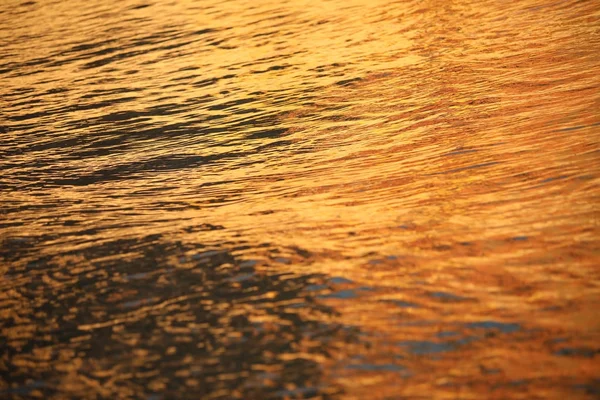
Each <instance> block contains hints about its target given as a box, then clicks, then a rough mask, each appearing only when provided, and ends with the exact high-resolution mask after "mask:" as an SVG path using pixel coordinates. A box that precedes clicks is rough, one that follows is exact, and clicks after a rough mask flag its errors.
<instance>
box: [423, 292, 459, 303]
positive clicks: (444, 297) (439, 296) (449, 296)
mask: <svg viewBox="0 0 600 400" xmlns="http://www.w3.org/2000/svg"><path fill="white" fill-rule="evenodd" d="M429 295H430V296H431V297H434V298H436V299H440V300H446V301H464V300H468V298H466V297H462V296H457V295H455V294H452V293H447V292H431V293H429Z"/></svg>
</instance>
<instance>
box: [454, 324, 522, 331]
mask: <svg viewBox="0 0 600 400" xmlns="http://www.w3.org/2000/svg"><path fill="white" fill-rule="evenodd" d="M465 326H466V327H467V328H471V329H493V330H499V331H500V332H502V333H514V332H517V331H519V330H520V329H521V325H519V324H514V323H505V322H498V321H480V322H471V323H470V324H466V325H465Z"/></svg>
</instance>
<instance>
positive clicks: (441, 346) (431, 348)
mask: <svg viewBox="0 0 600 400" xmlns="http://www.w3.org/2000/svg"><path fill="white" fill-rule="evenodd" d="M399 345H400V346H403V347H407V348H408V351H409V352H411V353H413V354H417V355H427V354H437V353H445V352H448V351H452V350H455V349H456V346H455V345H454V344H453V343H436V342H430V341H427V340H407V341H404V342H400V343H399Z"/></svg>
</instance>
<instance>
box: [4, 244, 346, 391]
mask: <svg viewBox="0 0 600 400" xmlns="http://www.w3.org/2000/svg"><path fill="white" fill-rule="evenodd" d="M178 253H179V254H182V253H186V254H192V255H191V256H189V257H186V260H185V261H183V262H182V263H175V264H174V263H173V262H172V261H169V259H170V258H169V256H170V255H176V254H178ZM107 254H129V257H130V261H129V262H124V261H123V260H122V259H120V260H117V259H114V258H112V259H111V258H107V257H106V255H107ZM69 257H77V258H69ZM82 259H85V260H90V261H93V260H95V261H93V266H92V264H89V265H88V267H84V268H80V267H79V268H75V265H77V264H78V265H81V266H83V265H82V263H81V260H82ZM75 260H79V261H77V264H74V262H75ZM38 263H41V264H43V265H44V268H43V269H42V268H40V266H39V265H38V267H36V270H37V271H38V273H40V274H43V276H45V277H47V278H44V280H40V281H39V282H37V283H36V284H33V285H31V284H26V285H25V286H22V287H20V288H19V289H18V290H19V291H20V292H21V293H22V294H25V295H26V296H27V298H29V299H32V300H31V301H27V302H25V303H22V307H21V308H20V309H19V310H18V311H16V310H15V311H16V312H17V313H18V314H19V315H21V316H22V317H24V316H25V315H27V317H26V320H21V321H20V322H18V323H17V322H12V323H11V322H10V321H9V320H2V321H0V324H1V325H2V328H3V329H4V331H5V332H7V331H10V330H19V329H22V328H21V327H22V326H24V325H23V324H31V323H34V324H37V326H38V327H39V328H38V330H37V331H36V332H37V333H35V332H31V334H25V335H20V336H9V339H8V341H7V342H6V346H5V347H4V350H3V352H2V354H1V357H2V360H3V363H4V365H6V366H7V367H8V368H10V370H11V371H12V372H11V375H10V377H3V378H2V379H3V382H4V383H5V384H7V385H9V386H10V387H23V388H28V387H29V386H30V385H29V384H28V383H27V382H29V381H30V380H31V379H34V380H37V381H43V382H46V384H45V385H44V386H42V385H38V386H36V389H37V390H39V391H41V392H42V393H43V394H44V395H51V394H52V393H53V392H54V391H55V390H56V389H57V384H58V383H59V382H60V380H61V379H63V378H64V373H63V372H61V371H63V369H62V366H63V364H64V365H67V364H69V365H71V364H72V363H73V362H74V358H72V357H79V358H80V359H81V358H82V357H83V359H84V360H87V361H86V362H85V364H84V365H82V366H81V367H80V368H79V369H76V370H75V372H74V373H75V375H74V376H72V377H71V379H75V380H78V379H79V378H78V376H79V374H85V376H86V379H87V380H82V381H81V382H82V383H83V387H85V390H86V391H87V393H88V394H89V393H96V390H97V389H95V386H93V385H91V383H94V385H95V384H102V385H103V391H104V392H102V393H104V394H107V393H110V395H111V396H112V395H115V396H118V395H119V393H122V391H123V390H129V391H134V392H135V393H137V394H138V395H142V394H144V393H145V395H157V394H160V395H162V396H165V397H167V398H185V397H188V396H190V395H194V396H205V395H208V394H209V393H215V392H217V391H219V390H228V391H229V390H238V391H240V392H241V393H243V394H244V397H245V398H258V397H260V398H270V397H271V396H278V393H280V392H282V391H285V390H287V389H286V387H288V386H289V385H290V384H293V385H294V386H295V387H297V388H312V389H311V390H310V393H312V394H311V396H312V395H319V394H321V395H323V394H327V393H330V394H331V393H336V392H338V391H339V388H336V387H335V386H332V385H329V384H325V383H319V382H321V373H322V371H321V369H320V367H319V365H318V364H317V363H315V362H314V361H312V360H310V359H309V358H306V357H305V356H304V355H303V354H301V353H298V354H296V353H295V352H296V350H295V349H296V348H297V346H300V345H301V344H302V343H303V341H304V338H305V337H310V338H311V339H310V342H307V345H308V347H306V346H305V345H303V346H305V347H304V348H305V350H304V352H308V353H309V354H311V353H312V354H321V355H323V356H326V357H328V356H329V354H330V351H331V348H330V346H329V344H328V343H329V342H330V341H332V340H334V341H337V342H339V341H340V340H341V341H350V342H352V341H354V340H356V339H355V338H354V336H353V334H352V333H351V332H352V330H350V331H349V330H348V329H347V327H343V326H342V325H339V324H336V323H335V322H330V323H323V322H322V321H321V319H322V317H323V316H324V315H330V316H333V315H334V314H335V313H334V312H333V310H332V309H330V308H328V307H325V306H323V305H320V304H319V303H318V302H317V301H316V298H315V296H314V295H307V294H306V293H308V292H306V291H305V288H306V287H307V286H309V285H314V284H315V283H318V282H322V281H324V278H325V277H324V276H322V275H314V274H308V275H301V274H272V273H267V274H265V273H264V272H262V273H260V274H257V273H256V271H255V269H254V266H253V265H251V264H249V263H247V262H244V261H243V260H238V259H237V258H236V257H234V256H233V255H232V254H231V253H230V252H229V251H227V250H225V249H212V250H210V249H202V247H201V246H198V245H189V244H188V245H186V244H183V243H180V242H173V243H168V242H164V241H163V240H162V239H161V238H160V237H157V236H152V237H147V238H142V239H139V240H118V241H113V242H110V243H106V244H104V245H102V246H94V247H90V248H88V249H87V250H82V251H75V252H71V253H70V255H69V254H63V255H61V256H60V257H59V258H56V259H50V260H48V259H45V260H42V259H40V260H39V261H38ZM84 265H85V263H84ZM21 273H25V271H24V270H22V268H21V267H16V268H15V270H14V271H13V272H12V275H13V276H17V275H20V274H21ZM105 282H111V285H110V286H109V287H106V286H105V284H104V283H105ZM49 285H52V289H51V287H50V286H49ZM33 299H35V300H33ZM290 299H295V301H296V302H297V303H302V307H288V306H287V305H286V304H287V303H288V300H290ZM100 310H102V312H100ZM264 318H268V319H269V320H270V321H272V322H271V323H269V324H268V325H264V324H262V323H260V322H258V325H257V323H256V322H254V321H260V320H262V319H264ZM224 328H226V329H224ZM42 337H44V338H45V339H42ZM132 338H137V340H135V344H133V343H132V342H131V341H130V340H131V339H132ZM308 343H310V344H308ZM48 346H50V347H48ZM42 348H50V349H51V350H52V351H55V352H61V351H67V350H68V351H70V352H72V353H70V354H73V356H72V357H71V358H66V359H61V360H58V359H56V360H54V361H53V362H51V363H49V364H48V363H36V362H32V363H28V364H22V363H20V362H19V360H20V359H21V358H22V357H28V355H29V354H33V353H34V352H36V351H39V350H40V349H42ZM269 349H270V350H269ZM269 354H277V355H285V354H289V355H290V357H284V358H279V357H271V356H269ZM294 354H296V355H294ZM76 355H77V356H76ZM190 357H192V358H191V359H190ZM65 363H66V364H65ZM139 363H141V364H143V367H140V365H138V364H139ZM98 365H105V366H108V367H109V368H110V367H111V366H117V365H118V366H121V367H126V368H132V369H138V370H139V368H142V369H141V370H143V371H146V372H147V374H138V375H136V376H135V377H133V378H132V377H125V376H120V375H115V374H109V376H107V375H106V374H105V373H103V372H102V371H101V370H100V369H98V367H97V366H98ZM261 365H262V366H264V367H265V368H267V369H268V370H269V371H272V375H271V379H270V382H269V383H265V382H264V381H262V379H261V378H260V368H258V369H257V366H261ZM141 370H140V371H141ZM189 376H193V377H194V379H196V380H198V383H199V384H198V385H196V386H193V387H189V385H188V384H186V382H188V380H189V378H188V377H189ZM225 376H229V377H230V378H225V379H219V377H225ZM82 379H83V378H82ZM108 379H110V381H109V380H108ZM156 379H158V380H159V381H160V382H161V385H160V387H161V388H162V389H161V390H160V391H157V390H156V389H154V390H152V391H149V392H146V390H147V389H146V388H149V387H154V386H155V385H156ZM85 382H88V383H87V384H86V383H85ZM188 383H189V382H188ZM90 385H91V386H90ZM83 387H81V388H82V390H83ZM157 387H158V386H157ZM71 390H73V391H72V392H68V393H70V395H73V396H78V395H81V394H83V392H80V391H79V389H77V388H74V389H71ZM300 392H302V390H301V391H300Z"/></svg>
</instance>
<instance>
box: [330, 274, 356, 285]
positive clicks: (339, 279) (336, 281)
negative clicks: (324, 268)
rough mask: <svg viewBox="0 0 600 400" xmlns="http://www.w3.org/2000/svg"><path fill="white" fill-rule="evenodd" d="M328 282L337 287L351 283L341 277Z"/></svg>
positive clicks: (335, 277)
mask: <svg viewBox="0 0 600 400" xmlns="http://www.w3.org/2000/svg"><path fill="white" fill-rule="evenodd" d="M329 282H331V283H335V284H337V285H342V284H344V283H353V282H352V281H351V280H350V279H346V278H344V277H342V276H334V277H333V278H331V279H329Z"/></svg>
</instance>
